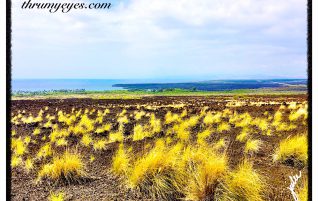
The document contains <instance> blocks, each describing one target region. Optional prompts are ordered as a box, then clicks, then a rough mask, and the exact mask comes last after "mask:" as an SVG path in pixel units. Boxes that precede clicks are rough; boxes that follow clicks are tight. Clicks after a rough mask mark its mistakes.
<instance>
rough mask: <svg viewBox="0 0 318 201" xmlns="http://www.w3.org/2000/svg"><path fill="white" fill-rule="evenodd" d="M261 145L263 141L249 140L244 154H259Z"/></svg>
mask: <svg viewBox="0 0 318 201" xmlns="http://www.w3.org/2000/svg"><path fill="white" fill-rule="evenodd" d="M261 144H262V141H261V140H251V139H248V140H247V142H246V144H245V149H244V152H245V153H253V152H257V151H258V150H259V149H260V146H261Z"/></svg>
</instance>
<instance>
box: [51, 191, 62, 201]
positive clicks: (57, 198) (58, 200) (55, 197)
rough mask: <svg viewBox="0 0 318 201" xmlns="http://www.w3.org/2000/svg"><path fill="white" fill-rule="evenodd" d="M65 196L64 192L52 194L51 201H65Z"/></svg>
mask: <svg viewBox="0 0 318 201" xmlns="http://www.w3.org/2000/svg"><path fill="white" fill-rule="evenodd" d="M64 199H65V195H64V193H63V192H59V193H53V192H51V193H50V197H49V201H64Z"/></svg>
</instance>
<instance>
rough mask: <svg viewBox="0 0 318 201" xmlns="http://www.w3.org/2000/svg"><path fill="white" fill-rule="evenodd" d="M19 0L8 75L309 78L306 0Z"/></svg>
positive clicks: (14, 20)
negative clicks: (107, 5)
mask: <svg viewBox="0 0 318 201" xmlns="http://www.w3.org/2000/svg"><path fill="white" fill-rule="evenodd" d="M45 1H47V0H41V2H45ZM59 1H62V0H54V1H52V0H50V2H59ZM69 1H70V0H69ZM22 2H23V1H18V0H14V1H13V13H12V76H13V79H18V78H61V79H62V78H63V79H65V78H87V79H160V78H163V79H197V80H207V79H211V80H212V79H254V78H255V79H269V78H306V77H307V59H306V58H307V53H306V51H307V42H306V37H307V33H306V32H307V20H306V16H307V13H306V12H307V10H306V9H307V5H306V3H307V1H306V0H111V1H107V0H106V1H105V0H100V2H112V3H113V6H112V7H111V9H109V10H71V11H70V12H68V13H61V12H57V13H49V12H48V11H47V10H22V9H21V8H20V7H21V4H22ZM32 2H37V1H36V0H32ZM63 2H67V0H63ZM70 2H75V0H72V1H70ZM76 2H87V3H89V2H91V0H79V1H76ZM94 2H98V0H94Z"/></svg>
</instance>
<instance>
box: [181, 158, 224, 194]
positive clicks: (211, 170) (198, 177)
mask: <svg viewBox="0 0 318 201" xmlns="http://www.w3.org/2000/svg"><path fill="white" fill-rule="evenodd" d="M205 157H206V159H205V160H202V163H198V164H197V165H195V166H194V167H192V171H191V168H190V175H189V176H190V177H189V182H188V186H187V187H186V188H185V199H186V200H205V199H207V198H209V197H211V196H212V195H213V194H214V192H215V189H216V187H217V185H218V184H219V182H220V181H221V180H222V178H223V177H224V176H225V174H226V171H227V158H226V157H225V155H222V156H219V155H216V154H209V155H206V156H205Z"/></svg>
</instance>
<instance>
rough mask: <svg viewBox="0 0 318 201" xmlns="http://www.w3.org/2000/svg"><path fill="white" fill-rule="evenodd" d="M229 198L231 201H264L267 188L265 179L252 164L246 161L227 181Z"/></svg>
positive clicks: (228, 176) (229, 175)
mask: <svg viewBox="0 0 318 201" xmlns="http://www.w3.org/2000/svg"><path fill="white" fill-rule="evenodd" d="M225 184H226V187H227V190H228V192H227V194H228V195H227V196H229V197H230V198H231V199H230V200H248V201H262V200H264V199H263V191H264V189H265V187H266V183H265V182H264V178H263V177H262V176H261V175H260V174H258V173H257V172H256V171H255V170H254V169H253V165H252V163H250V162H248V161H244V162H243V163H241V164H240V165H239V166H238V168H237V169H236V170H234V171H231V172H229V174H228V175H227V177H226V179H225Z"/></svg>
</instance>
